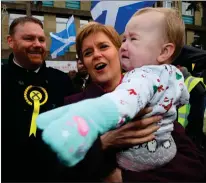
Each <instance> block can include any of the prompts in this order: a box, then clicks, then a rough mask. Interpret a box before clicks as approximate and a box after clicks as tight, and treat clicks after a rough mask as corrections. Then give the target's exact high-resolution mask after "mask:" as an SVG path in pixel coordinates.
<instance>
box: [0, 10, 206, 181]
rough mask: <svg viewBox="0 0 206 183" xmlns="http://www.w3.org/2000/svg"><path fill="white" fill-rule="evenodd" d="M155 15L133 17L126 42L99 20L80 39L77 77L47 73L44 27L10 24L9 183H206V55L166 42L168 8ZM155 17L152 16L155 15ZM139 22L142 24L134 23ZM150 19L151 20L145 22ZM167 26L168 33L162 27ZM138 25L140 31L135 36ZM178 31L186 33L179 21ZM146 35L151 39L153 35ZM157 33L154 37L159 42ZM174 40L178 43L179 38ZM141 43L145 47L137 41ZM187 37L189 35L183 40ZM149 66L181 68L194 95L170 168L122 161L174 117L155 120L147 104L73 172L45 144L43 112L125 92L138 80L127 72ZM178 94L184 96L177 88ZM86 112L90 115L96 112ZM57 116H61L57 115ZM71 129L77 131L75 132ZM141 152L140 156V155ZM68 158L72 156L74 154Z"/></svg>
mask: <svg viewBox="0 0 206 183" xmlns="http://www.w3.org/2000/svg"><path fill="white" fill-rule="evenodd" d="M154 9H155V8H154ZM154 9H153V10H154ZM153 10H152V11H151V12H149V13H148V12H147V11H145V12H144V10H143V11H142V14H138V12H137V14H136V17H135V16H134V17H133V18H132V19H131V20H130V22H129V23H128V25H127V27H126V29H125V34H124V38H123V40H121V38H120V36H119V35H118V33H117V32H116V31H115V29H114V28H113V27H110V26H106V25H102V24H99V23H96V22H90V23H88V24H87V25H85V26H83V27H82V28H81V29H80V30H79V32H78V34H77V37H76V51H77V65H78V72H77V73H69V76H68V75H67V74H65V73H63V72H61V71H59V70H56V69H53V68H48V67H46V65H45V58H46V37H45V33H44V29H43V25H42V23H41V21H39V20H38V19H36V18H34V17H27V16H25V17H20V18H17V19H15V20H14V21H13V22H12V23H11V25H10V28H9V35H8V37H7V42H8V45H9V47H10V48H11V49H12V54H11V55H10V57H9V62H8V64H7V65H3V66H2V181H3V182H34V181H36V182H39V181H43V182H44V181H45V182H80V181H82V182H93V181H95V182H96V181H97V182H144V181H145V182H146V181H158V182H160V181H161V182H177V181H190V182H191V181H199V182H201V181H206V159H205V158H206V156H205V154H206V150H205V148H206V145H205V144H204V143H205V142H206V140H205V134H204V133H203V126H204V123H203V121H204V119H203V118H204V111H205V86H204V82H205V80H206V78H205V73H206V72H205V61H206V51H203V50H199V49H195V48H193V47H190V46H186V45H184V46H183V44H184V43H183V42H184V41H183V42H182V47H180V48H179V52H180V53H178V52H177V53H176V51H175V50H176V49H177V47H178V46H180V45H179V44H178V43H176V42H173V40H174V39H173V37H169V38H168V37H167V36H168V35H169V36H170V34H169V32H170V33H171V31H170V29H171V27H169V28H168V27H167V25H165V24H164V23H163V22H164V21H165V17H164V16H165V14H164V13H167V11H166V9H164V8H160V9H156V10H157V11H156V12H155V11H153ZM150 13H151V14H152V16H149V15H150ZM148 14H149V15H148ZM162 15H164V16H162ZM140 16H148V17H147V18H142V17H140ZM172 16H175V15H172ZM154 17H156V18H159V20H161V21H162V24H161V21H158V22H155V20H156V19H155V20H153V21H149V20H150V18H151V19H152V18H154ZM176 18H177V17H176ZM134 19H135V20H136V23H134V22H132V21H134ZM143 20H144V22H143V23H142V21H143ZM145 20H148V21H147V22H145ZM168 21H171V19H169V20H167V22H168ZM150 22H152V23H150ZM143 24H144V25H143ZM157 24H158V26H157ZM159 24H161V25H159ZM173 24H174V23H173ZM161 26H166V27H167V28H164V29H161ZM137 27H138V30H139V32H138V31H137V32H138V34H134V33H135V31H136V28H137ZM151 27H152V28H151ZM157 27H158V29H157ZM174 27H176V29H179V24H178V23H177V21H175V25H174V26H173V28H174ZM162 30H164V31H168V32H166V34H165V36H162V35H163V34H164V31H163V32H161V31H162ZM173 30H174V29H173ZM130 31H131V32H130ZM132 31H133V32H132ZM147 31H149V32H150V33H147V34H146V32H147ZM132 33H133V34H132ZM153 34H155V36H152V35H153ZM158 35H161V38H164V39H162V40H161V39H156V40H155V39H154V38H157V37H158ZM166 35H167V36H166ZM135 36H136V37H135ZM173 36H174V37H177V38H179V37H178V36H180V35H173ZM180 37H181V36H180ZM139 39H140V40H141V42H140V43H141V44H140V43H138V41H140V40H139ZM183 39H184V35H182V40H183ZM165 40H166V42H164V41H165ZM178 41H180V40H179V39H178ZM171 43H173V44H171ZM136 48H138V50H141V51H142V52H141V51H139V52H138V53H137V55H135V54H136V50H135V49H136ZM132 49H134V50H132ZM128 50H129V51H128ZM128 52H129V53H130V55H131V57H129V55H128ZM174 52H175V53H176V54H177V56H175V58H174V59H173V60H172V61H173V62H171V61H170V58H173V56H174V55H173V53H174ZM121 53H122V55H121ZM132 53H133V54H134V57H132ZM145 57H146V59H145ZM153 58H155V59H153ZM157 58H158V59H157ZM128 59H131V62H132V63H135V62H136V61H137V62H138V63H137V64H136V65H133V66H132V67H130V66H131V65H128V64H131V63H130V62H129V63H128ZM132 59H133V60H132ZM138 59H140V60H138ZM142 60H144V61H150V60H151V61H157V60H158V63H161V64H160V67H161V65H162V63H164V64H165V63H167V64H168V63H169V64H172V65H175V66H176V67H174V66H172V68H173V67H174V69H176V68H179V69H177V72H178V73H179V74H178V77H182V76H184V80H185V84H184V83H181V86H182V85H184V87H187V88H188V91H187V92H189V93H190V100H189V101H188V102H189V104H190V107H186V108H187V109H188V108H190V111H189V112H188V115H187V116H186V117H187V119H185V120H183V122H181V123H180V121H181V120H179V119H180V117H181V115H179V116H176V118H175V119H174V121H172V124H173V125H174V127H173V130H170V131H171V138H172V139H173V142H174V144H175V149H176V150H175V151H176V153H175V154H174V157H173V158H172V159H170V160H169V161H168V162H167V163H163V164H164V165H161V166H156V167H153V168H152V169H147V168H146V169H144V171H134V170H131V169H128V168H124V167H123V166H121V164H120V163H119V162H118V161H117V159H116V156H117V155H118V154H121V153H124V152H127V151H128V149H129V150H131V149H132V147H134V146H135V147H138V146H140V145H142V144H145V143H148V142H151V141H152V140H154V139H155V138H157V132H158V131H160V129H161V128H162V126H161V125H157V123H158V122H159V121H160V120H162V119H165V118H169V116H164V115H163V113H162V112H160V113H154V114H152V115H149V114H151V112H152V110H153V109H154V107H155V105H151V106H148V105H144V106H143V108H144V109H142V110H140V111H138V113H133V116H132V117H130V118H129V119H127V121H128V122H127V123H126V124H123V125H122V124H121V125H119V127H118V128H116V129H115V128H114V129H110V130H109V131H106V132H104V133H102V134H100V135H98V136H97V138H96V139H94V141H93V142H92V145H91V147H90V148H89V149H88V151H87V152H86V153H85V156H84V158H83V159H82V160H81V161H80V162H78V163H77V164H76V165H75V166H73V167H68V166H67V165H66V163H65V162H64V161H62V159H60V155H59V154H58V153H56V152H55V151H54V150H52V148H50V145H48V144H47V143H46V142H45V139H43V138H42V137H43V136H42V134H44V130H43V129H41V128H37V126H36V123H35V121H36V119H38V117H37V116H38V115H39V114H40V115H39V117H41V113H44V112H47V111H50V110H51V111H55V110H53V109H55V108H58V107H64V106H75V104H76V106H78V104H79V103H81V102H80V101H85V100H86V99H94V98H98V97H100V98H101V96H105V95H106V96H108V95H109V94H110V93H113V92H114V93H115V91H116V88H117V91H118V87H119V86H121V85H122V83H124V82H125V81H124V78H127V79H131V80H133V78H128V77H126V76H127V74H124V72H123V69H124V70H125V71H130V70H131V69H135V68H136V67H137V68H138V67H142V66H144V62H142V63H141V64H142V65H141V66H140V65H138V64H139V63H140V62H141V61H142ZM167 61H169V62H167ZM124 62H127V64H125V63H124ZM192 63H196V65H195V68H194V70H191V69H190V66H191V65H192ZM124 64H125V65H124ZM150 64H153V63H152V62H150V63H146V65H150ZM155 65H159V64H155ZM122 66H123V69H122ZM128 67H130V68H129V69H128ZM143 68H144V67H143ZM153 69H154V68H153ZM167 69H168V68H167ZM197 78H203V79H199V80H198V79H197ZM153 79H154V78H153ZM164 79H166V78H164ZM168 80H169V79H168ZM169 81H170V80H169ZM193 81H194V82H195V84H192V86H191V85H188V84H187V83H189V84H190V83H193ZM196 81H197V82H196ZM183 82H184V81H183ZM170 83H172V82H171V81H170ZM172 86H174V85H172ZM137 87H138V86H137ZM143 92H144V91H143ZM145 92H146V91H145ZM175 92H179V91H178V90H175ZM94 100H95V99H94ZM135 100H136V99H135ZM177 100H179V99H177ZM155 101H156V103H154V104H157V103H158V101H157V100H155ZM182 104H185V103H182ZM158 105H159V103H158ZM84 107H85V109H87V108H88V109H89V107H90V106H84ZM183 107H184V106H183ZM174 108H175V114H176V112H177V111H178V113H179V114H181V111H179V110H178V109H176V106H175V107H174ZM81 109H82V108H79V110H81ZM88 109H87V110H88ZM102 110H103V107H102ZM93 112H94V111H93ZM129 112H130V111H129ZM45 114H47V113H45ZM48 114H49V113H48ZM51 114H52V113H51ZM173 114H174V113H173ZM185 114H186V113H185ZM42 115H43V114H42ZM134 116H135V117H134ZM50 117H53V118H55V116H50ZM101 118H105V120H106V121H107V120H108V122H109V120H110V119H108V118H106V116H101ZM130 121H132V122H130ZM186 121H187V123H188V124H186ZM50 122H51V121H46V124H44V125H45V126H47V125H48V124H49V123H50ZM116 122H117V121H116ZM158 124H159V123H158ZM163 124H164V123H163ZM185 124H186V125H185ZM163 126H164V125H163ZM70 128H73V127H72V126H70ZM53 130H54V131H55V129H53ZM57 132H58V131H57ZM164 133H165V131H164ZM56 134H57V133H56ZM56 134H53V135H54V136H55V135H56ZM63 135H64V136H67V135H68V134H65V133H64V134H63ZM161 135H162V134H161ZM52 143H53V142H52ZM158 143H160V142H158ZM63 147H64V145H63ZM137 149H138V148H136V149H133V150H137ZM136 152H137V153H138V150H137V151H136ZM68 153H71V152H69V151H68ZM124 165H125V166H126V167H130V166H132V164H131V162H130V164H125V162H124ZM140 166H141V164H140ZM136 167H138V166H136Z"/></svg>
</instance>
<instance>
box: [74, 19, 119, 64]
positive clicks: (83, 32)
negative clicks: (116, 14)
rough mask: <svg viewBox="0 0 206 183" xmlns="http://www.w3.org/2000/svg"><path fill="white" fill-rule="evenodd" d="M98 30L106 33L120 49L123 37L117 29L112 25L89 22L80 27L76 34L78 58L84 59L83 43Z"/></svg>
mask: <svg viewBox="0 0 206 183" xmlns="http://www.w3.org/2000/svg"><path fill="white" fill-rule="evenodd" d="M98 32H102V33H104V34H105V35H106V36H108V38H109V39H110V41H111V42H112V43H113V44H114V46H115V47H116V48H117V50H119V48H120V46H121V39H120V36H119V34H118V33H117V32H116V30H115V29H114V28H113V27H112V26H108V25H103V24H100V23H97V22H89V23H88V24H86V25H85V26H83V27H82V28H80V30H79V32H78V34H77V36H76V52H77V55H78V58H79V59H80V60H81V61H83V56H82V44H83V41H84V40H85V38H87V37H88V36H89V35H91V34H95V33H98Z"/></svg>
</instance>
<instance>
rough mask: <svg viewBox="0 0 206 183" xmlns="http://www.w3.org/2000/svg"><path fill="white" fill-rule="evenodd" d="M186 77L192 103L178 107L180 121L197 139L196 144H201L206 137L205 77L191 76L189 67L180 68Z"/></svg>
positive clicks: (194, 138) (191, 135)
mask: <svg viewBox="0 0 206 183" xmlns="http://www.w3.org/2000/svg"><path fill="white" fill-rule="evenodd" d="M180 70H181V71H182V73H183V75H184V77H185V84H186V86H187V88H188V91H189V92H190V104H188V105H184V106H182V107H180V108H179V109H178V122H179V123H180V124H181V125H182V126H183V127H184V128H185V129H186V132H187V134H188V135H189V136H190V137H191V138H192V139H193V140H194V141H195V143H196V145H198V146H201V143H202V139H204V138H205V137H204V134H203V130H204V128H205V125H204V112H205V97H206V96H205V93H206V90H205V85H204V82H203V78H200V77H194V76H191V74H190V73H189V72H188V70H187V68H185V67H182V68H180Z"/></svg>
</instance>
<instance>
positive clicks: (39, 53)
mask: <svg viewBox="0 0 206 183" xmlns="http://www.w3.org/2000/svg"><path fill="white" fill-rule="evenodd" d="M7 42H8V45H9V47H10V48H11V49H12V50H13V53H14V57H15V59H16V61H17V62H18V63H19V64H20V65H21V66H22V67H24V68H26V69H35V68H38V67H39V66H41V64H42V63H43V62H44V60H45V57H46V38H45V34H44V31H43V29H42V28H41V26H40V25H38V24H36V23H33V22H27V23H25V24H19V25H17V26H16V27H15V32H14V35H12V36H8V37H7Z"/></svg>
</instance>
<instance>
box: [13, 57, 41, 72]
mask: <svg viewBox="0 0 206 183" xmlns="http://www.w3.org/2000/svg"><path fill="white" fill-rule="evenodd" d="M13 62H14V64H16V65H17V66H19V67H21V68H23V67H22V66H21V65H20V64H18V63H17V62H16V61H15V58H14V59H13ZM39 69H40V67H39V68H38V69H36V70H35V71H34V72H36V73H37V72H39Z"/></svg>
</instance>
